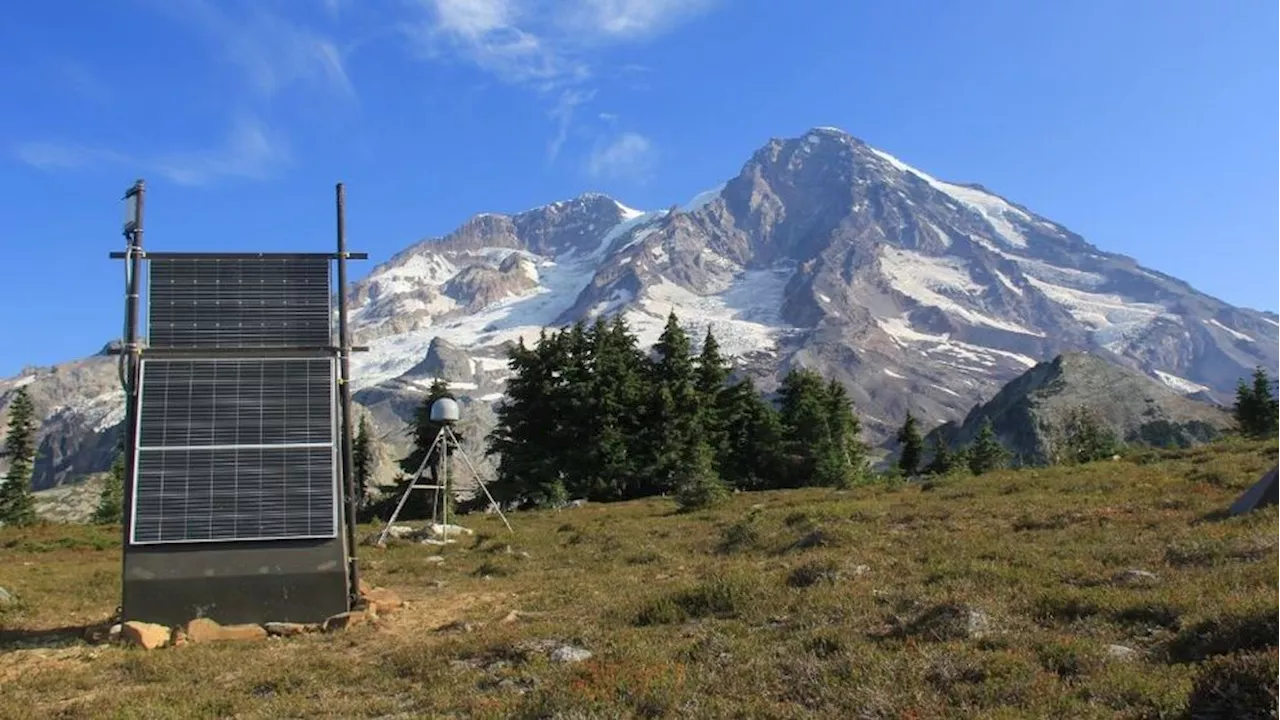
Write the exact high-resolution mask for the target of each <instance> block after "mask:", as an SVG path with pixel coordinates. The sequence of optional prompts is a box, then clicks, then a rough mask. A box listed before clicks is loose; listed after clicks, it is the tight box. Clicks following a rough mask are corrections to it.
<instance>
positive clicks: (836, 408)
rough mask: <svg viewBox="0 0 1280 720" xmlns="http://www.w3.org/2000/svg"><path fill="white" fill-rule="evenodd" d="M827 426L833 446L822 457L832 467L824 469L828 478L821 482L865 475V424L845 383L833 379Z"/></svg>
mask: <svg viewBox="0 0 1280 720" xmlns="http://www.w3.org/2000/svg"><path fill="white" fill-rule="evenodd" d="M826 405H827V427H828V429H829V432H830V433H831V443H832V445H833V446H834V448H833V449H832V450H831V451H830V452H829V453H828V454H827V455H829V457H823V458H822V464H823V465H825V464H826V463H828V462H829V463H831V469H830V470H826V471H823V472H821V473H820V474H821V475H822V477H823V478H825V481H823V482H821V483H820V484H823V485H833V486H837V487H842V486H844V485H847V484H849V483H850V482H852V481H853V480H855V479H857V478H859V477H861V476H862V474H863V472H864V471H865V469H866V467H865V466H866V448H865V447H864V446H863V444H862V441H861V439H860V438H859V435H860V434H861V433H862V424H861V423H860V422H858V416H857V415H856V414H854V411H853V401H852V400H851V399H850V398H849V392H848V391H847V390H845V387H844V385H843V384H841V383H840V382H839V381H837V380H835V379H832V380H830V381H829V382H828V383H827V392H826Z"/></svg>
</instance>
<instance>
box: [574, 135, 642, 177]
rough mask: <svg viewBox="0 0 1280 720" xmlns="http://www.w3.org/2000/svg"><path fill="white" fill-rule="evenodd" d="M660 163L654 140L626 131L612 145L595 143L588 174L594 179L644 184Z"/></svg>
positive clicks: (588, 163)
mask: <svg viewBox="0 0 1280 720" xmlns="http://www.w3.org/2000/svg"><path fill="white" fill-rule="evenodd" d="M656 163H657V149H656V148H655V147H654V145H653V141H652V140H650V139H649V138H647V137H645V136H643V135H641V134H640V133H634V132H624V133H622V134H620V135H618V136H617V137H615V138H614V139H613V140H612V141H610V142H607V143H605V142H600V143H597V144H596V147H595V149H593V150H592V152H591V157H590V158H588V159H587V173H588V174H590V175H591V176H592V177H594V178H601V179H605V178H620V179H629V180H636V181H643V180H645V179H647V178H648V177H649V175H650V174H651V173H652V172H653V168H654V165H655V164H656Z"/></svg>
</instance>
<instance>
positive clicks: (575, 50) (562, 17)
mask: <svg viewBox="0 0 1280 720" xmlns="http://www.w3.org/2000/svg"><path fill="white" fill-rule="evenodd" d="M412 2H413V3H414V5H416V6H417V7H418V8H419V9H420V12H421V15H420V19H419V20H418V21H417V22H415V23H412V24H411V25H410V26H409V27H408V34H409V37H410V38H411V40H413V42H414V43H415V45H416V47H417V48H418V49H419V50H420V51H422V52H423V53H424V54H425V55H427V56H428V57H430V58H435V59H439V58H442V57H452V58H453V59H456V60H461V61H463V62H466V63H470V64H471V65H474V66H475V67H477V68H479V69H481V70H483V71H485V72H487V73H489V74H492V75H493V76H495V77H497V78H498V79H500V80H502V81H504V82H507V83H510V84H514V85H520V86H524V87H529V88H532V89H533V90H534V91H536V92H538V93H539V94H541V95H543V96H545V97H546V98H547V102H549V103H550V104H551V109H550V110H549V111H548V115H549V116H550V118H551V119H552V120H553V121H554V122H555V130H554V134H553V135H552V137H551V140H550V141H549V142H548V147H547V156H548V159H549V160H550V161H552V162H554V161H555V159H556V158H557V157H558V156H559V155H560V151H561V149H562V148H563V146H564V144H565V141H566V139H567V138H568V137H569V133H570V130H571V128H572V124H573V119H574V113H575V112H576V110H577V109H578V108H579V107H580V106H581V105H583V104H585V103H586V102H588V101H590V100H591V98H592V97H593V96H594V94H595V93H594V90H590V89H587V88H589V83H590V80H591V79H592V77H594V75H595V72H594V71H593V69H592V67H591V56H592V52H593V51H596V50H598V49H599V48H601V47H603V46H607V45H615V44H621V43H635V42H641V41H644V40H648V39H651V38H653V37H656V36H658V35H660V34H662V33H664V32H668V31H670V30H672V29H673V28H675V27H676V26H678V25H680V24H681V23H683V22H686V21H688V20H689V19H691V18H693V17H696V16H698V15H700V14H703V13H705V12H707V11H708V10H709V9H711V8H712V7H714V6H715V5H716V4H717V3H718V2H719V0H412ZM625 68H626V69H625V70H624V72H635V71H636V70H637V68H638V66H636V67H632V66H625ZM552 97H554V99H551V98H552ZM632 135H633V136H634V137H635V138H641V139H643V136H640V135H636V134H634V133H633V134H632ZM620 137H621V136H620ZM631 142H634V140H632V141H631ZM645 142H648V141H647V140H646V141H645ZM650 150H651V148H650Z"/></svg>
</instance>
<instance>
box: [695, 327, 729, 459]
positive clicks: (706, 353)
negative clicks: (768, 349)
mask: <svg viewBox="0 0 1280 720" xmlns="http://www.w3.org/2000/svg"><path fill="white" fill-rule="evenodd" d="M728 379H729V364H728V363H727V362H725V360H724V357H723V356H722V355H721V354H720V343H719V342H717V341H716V336H715V335H714V334H712V332H711V328H709V327H708V328H707V334H706V337H705V338H704V339H703V341H702V352H701V353H700V354H699V355H698V367H697V371H696V373H695V381H694V382H695V385H696V386H697V390H698V402H699V403H700V405H701V410H702V418H701V425H702V433H703V437H705V438H706V441H707V444H708V445H709V446H710V448H711V452H712V458H713V462H714V465H715V467H716V469H717V471H719V472H722V473H723V470H724V466H725V464H726V463H727V462H728V453H729V436H728V429H727V423H728V417H727V413H728V409H727V408H726V406H725V397H724V395H725V382H726V381H728Z"/></svg>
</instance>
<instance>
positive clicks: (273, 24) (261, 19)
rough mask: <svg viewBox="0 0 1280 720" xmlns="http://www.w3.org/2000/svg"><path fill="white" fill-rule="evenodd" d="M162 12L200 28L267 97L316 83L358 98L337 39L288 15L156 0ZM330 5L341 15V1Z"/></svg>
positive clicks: (253, 7)
mask: <svg viewBox="0 0 1280 720" xmlns="http://www.w3.org/2000/svg"><path fill="white" fill-rule="evenodd" d="M152 1H153V5H154V7H155V8H156V9H157V10H160V11H161V12H165V13H168V14H170V15H172V16H175V17H177V18H178V19H179V20H181V21H183V22H186V23H188V24H191V25H193V26H196V27H198V28H200V30H201V31H202V32H204V33H206V34H207V35H209V37H210V38H211V39H212V40H213V41H214V42H215V43H216V44H217V45H218V47H219V50H220V52H221V54H222V56H223V58H224V59H225V60H226V61H227V62H229V63H231V64H232V65H235V66H236V67H238V68H239V69H240V71H241V72H242V73H243V75H244V77H245V80H246V81H247V84H248V86H249V88H251V89H252V91H253V92H255V93H257V94H258V95H260V96H262V97H266V98H270V97H272V96H274V95H275V94H276V93H278V92H280V91H281V90H283V89H285V88H286V87H289V86H292V85H310V86H313V87H318V88H321V89H324V90H327V91H330V92H335V93H336V94H338V95H339V96H343V97H353V96H354V95H355V89H354V87H353V86H352V84H351V80H350V78H349V77H348V76H347V70H346V62H345V59H344V57H343V53H342V51H341V50H340V48H339V46H338V44H337V43H336V42H334V41H333V40H332V39H331V38H329V37H327V36H325V35H322V34H320V33H318V32H316V31H315V30H312V29H310V28H308V27H305V26H304V25H303V24H301V23H298V22H296V21H294V20H292V19H290V18H288V17H285V16H284V15H280V14H274V13H271V12H268V11H267V10H265V9H264V6H263V4H262V3H260V2H259V3H251V4H246V7H247V10H246V11H245V12H244V13H241V14H238V15H236V14H232V13H231V12H230V11H229V10H228V7H229V4H227V3H215V2H211V0H152ZM326 7H327V8H329V9H330V10H331V11H332V12H336V11H337V8H338V4H337V3H327V4H326Z"/></svg>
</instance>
